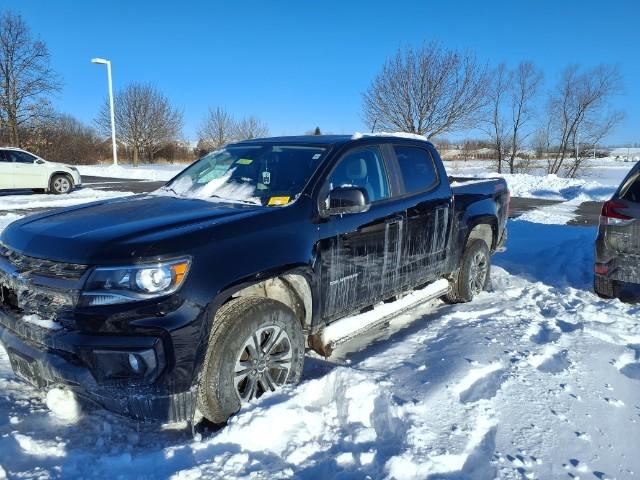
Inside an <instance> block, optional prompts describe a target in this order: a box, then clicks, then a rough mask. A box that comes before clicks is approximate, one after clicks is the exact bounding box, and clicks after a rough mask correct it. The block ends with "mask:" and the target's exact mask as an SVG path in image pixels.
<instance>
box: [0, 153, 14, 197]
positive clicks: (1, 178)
mask: <svg viewBox="0 0 640 480" xmlns="http://www.w3.org/2000/svg"><path fill="white" fill-rule="evenodd" d="M14 177H15V171H14V166H13V162H12V161H11V158H9V157H8V156H7V155H6V153H5V151H4V150H0V189H11V188H15V187H14V181H13V180H14Z"/></svg>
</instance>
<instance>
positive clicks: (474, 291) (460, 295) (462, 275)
mask: <svg viewBox="0 0 640 480" xmlns="http://www.w3.org/2000/svg"><path fill="white" fill-rule="evenodd" d="M490 282H491V255H490V253H489V247H488V246H487V244H486V243H485V242H484V241H483V240H478V239H476V240H473V241H472V242H471V243H469V244H468V245H467V248H466V249H465V251H464V254H463V255H462V262H461V264H460V270H459V271H458V273H457V275H456V276H455V277H454V279H453V281H452V282H451V290H450V291H449V293H448V294H447V295H446V296H445V297H444V299H445V300H446V301H447V302H449V303H462V302H470V301H471V300H473V297H475V296H476V295H478V294H479V293H480V292H482V291H483V290H485V289H486V288H487V286H488V285H489V284H490Z"/></svg>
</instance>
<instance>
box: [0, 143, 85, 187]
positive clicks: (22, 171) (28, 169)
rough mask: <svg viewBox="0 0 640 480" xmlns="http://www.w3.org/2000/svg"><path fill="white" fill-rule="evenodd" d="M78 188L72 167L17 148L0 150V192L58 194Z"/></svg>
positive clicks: (78, 179)
mask: <svg viewBox="0 0 640 480" xmlns="http://www.w3.org/2000/svg"><path fill="white" fill-rule="evenodd" d="M80 185H82V179H81V178H80V173H79V172H78V170H77V169H76V168H75V167H71V166H69V165H65V164H63V163H55V162H48V161H46V160H44V159H42V158H40V157H38V156H37V155H34V154H33V153H29V152H27V151H25V150H22V149H20V148H13V147H1V148H0V190H4V189H21V188H25V189H27V188H28V189H32V190H44V191H45V192H51V193H56V194H60V193H69V192H71V190H73V188H74V187H79V186H80Z"/></svg>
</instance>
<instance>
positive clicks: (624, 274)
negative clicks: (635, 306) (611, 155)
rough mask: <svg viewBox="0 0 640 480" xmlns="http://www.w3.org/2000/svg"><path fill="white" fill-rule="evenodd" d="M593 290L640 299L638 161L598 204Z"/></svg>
mask: <svg viewBox="0 0 640 480" xmlns="http://www.w3.org/2000/svg"><path fill="white" fill-rule="evenodd" d="M594 290H595V292H596V293H597V294H598V295H600V296H601V297H605V298H614V297H617V298H621V299H623V300H636V301H637V300H638V299H640V163H637V164H636V165H635V166H634V167H633V168H632V169H631V171H630V172H629V174H628V175H627V176H626V178H625V179H624V180H623V181H622V183H621V184H620V187H618V190H617V191H616V193H615V194H614V195H613V197H612V198H611V200H608V201H607V202H605V203H604V205H603V206H602V213H601V214H600V227H599V228H598V238H597V239H596V259H595V278H594Z"/></svg>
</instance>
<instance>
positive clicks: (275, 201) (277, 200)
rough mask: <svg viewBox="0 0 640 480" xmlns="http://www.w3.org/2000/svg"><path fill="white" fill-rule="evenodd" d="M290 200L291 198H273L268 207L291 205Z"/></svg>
mask: <svg viewBox="0 0 640 480" xmlns="http://www.w3.org/2000/svg"><path fill="white" fill-rule="evenodd" d="M290 198H291V197H271V198H270V199H269V202H268V203H267V205H269V206H274V205H286V204H287V203H289V199H290Z"/></svg>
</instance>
